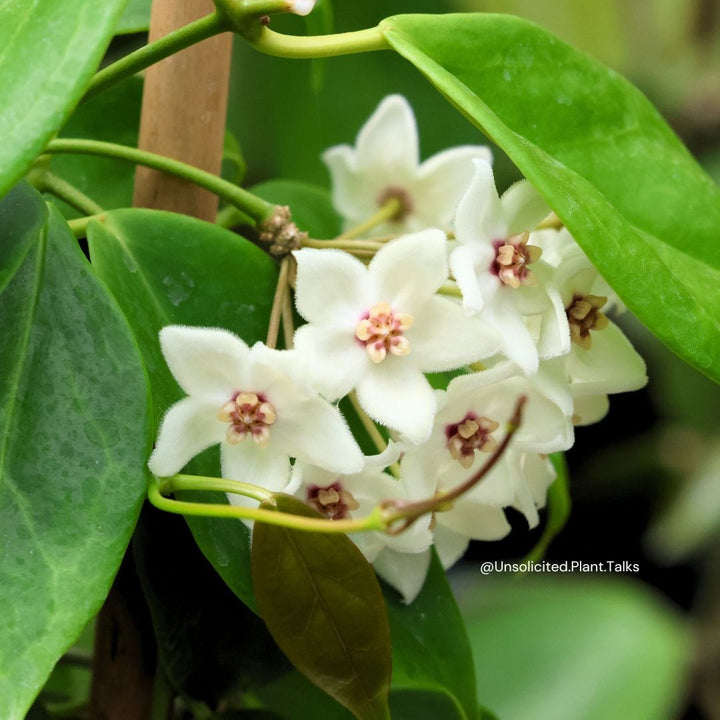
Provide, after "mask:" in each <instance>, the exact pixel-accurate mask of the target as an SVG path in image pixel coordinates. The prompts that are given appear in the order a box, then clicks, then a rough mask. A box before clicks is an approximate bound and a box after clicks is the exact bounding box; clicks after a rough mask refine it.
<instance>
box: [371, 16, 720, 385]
mask: <svg viewBox="0 0 720 720" xmlns="http://www.w3.org/2000/svg"><path fill="white" fill-rule="evenodd" d="M382 31H383V34H384V35H385V37H386V39H387V40H388V42H389V43H390V44H391V45H392V46H393V47H394V48H395V49H396V50H397V51H398V52H399V53H400V54H401V55H403V56H404V57H405V58H407V59H408V60H409V61H410V62H411V63H413V64H414V65H415V66H416V67H417V68H418V69H419V70H420V71H421V72H422V73H423V74H424V75H425V76H426V77H428V78H429V79H430V81H431V82H432V83H433V84H434V85H435V86H436V87H437V88H438V90H440V92H442V93H443V94H444V95H445V96H446V97H447V98H448V99H449V101H450V102H451V103H452V104H454V105H455V106H456V107H457V108H458V109H459V110H460V111H461V112H462V113H463V114H465V115H466V116H467V117H468V118H470V119H471V120H472V121H473V122H474V123H475V124H477V125H478V127H480V128H482V129H483V130H484V131H485V132H486V133H487V134H488V135H489V136H490V137H491V138H492V139H493V140H494V141H495V142H497V143H498V144H499V145H500V146H501V147H502V148H503V149H504V150H505V151H506V152H507V153H508V155H509V156H510V158H511V159H512V160H513V161H514V162H515V163H516V164H517V166H518V167H519V168H520V170H521V171H522V172H523V173H524V174H525V175H526V176H527V177H528V178H529V179H530V180H531V181H532V182H533V183H534V184H535V185H536V186H537V188H538V189H539V190H540V192H541V193H542V194H543V195H544V196H545V198H546V199H547V201H548V202H549V204H550V205H551V206H552V208H553V209H554V210H555V211H556V212H557V214H558V215H559V216H560V217H561V218H562V220H563V221H564V222H565V224H566V225H567V226H568V228H569V229H570V231H571V232H572V233H573V235H574V236H575V238H576V239H577V241H578V242H579V243H580V244H581V245H582V246H583V248H584V249H585V251H586V252H587V254H588V255H589V256H590V259H591V260H592V261H593V262H594V263H595V264H596V265H597V267H598V268H599V270H600V272H601V273H602V274H603V275H604V276H605V277H606V279H607V280H608V281H609V282H610V283H611V284H612V285H613V287H614V288H615V289H616V290H617V292H618V293H619V294H620V296H621V297H622V298H623V300H624V301H625V302H626V303H627V305H628V307H630V309H631V310H633V312H635V314H636V315H637V316H638V317H639V318H640V319H641V320H642V321H643V322H644V323H645V324H646V325H647V326H648V327H649V328H650V329H651V330H652V331H653V332H654V333H655V334H656V335H657V336H658V337H659V338H660V339H661V340H663V342H665V343H666V344H667V345H668V346H669V347H670V348H671V349H673V350H674V351H675V352H677V353H678V354H679V355H680V356H681V357H683V358H684V359H685V360H687V361H688V362H690V363H691V364H693V365H695V366H696V367H698V368H699V369H700V370H702V371H703V372H705V373H707V374H708V375H710V376H711V377H713V378H714V379H715V380H720V354H718V352H717V337H718V332H719V331H720V244H718V242H717V228H718V227H720V192H719V191H718V188H717V187H716V186H715V185H714V184H713V182H712V181H711V180H710V178H709V177H708V176H707V175H706V174H705V173H704V172H703V171H702V170H701V169H700V167H699V166H698V165H697V163H696V162H695V161H694V160H693V159H692V157H691V156H690V154H689V153H688V151H687V150H686V149H685V148H684V147H683V145H682V144H681V143H680V141H679V140H678V139H677V137H676V136H675V135H674V134H673V133H672V131H671V130H670V129H669V128H668V127H667V125H666V124H665V123H664V122H663V120H662V118H661V117H660V115H659V114H658V113H657V111H656V110H655V109H654V108H653V107H652V105H651V104H650V103H649V102H648V101H647V100H646V99H645V97H644V96H643V95H642V94H641V93H640V92H639V91H637V90H636V89H635V88H634V87H632V86H631V85H630V84H629V83H628V82H627V81H625V80H624V79H623V78H621V77H620V76H618V75H617V74H615V73H614V72H612V71H611V70H609V69H607V68H606V67H604V66H602V65H600V64H599V63H597V62H595V61H593V60H591V59H590V58H588V57H587V56H585V55H583V54H581V53H579V52H577V51H576V50H574V49H572V48H571V47H569V46H568V45H565V44H564V43H562V42H561V41H560V40H558V39H557V38H555V37H553V36H552V35H550V34H549V33H547V32H546V31H544V30H541V29H540V28H539V27H537V26H535V25H533V24H531V23H528V22H526V21H523V20H520V19H518V18H513V17H509V16H507V17H505V16H500V15H486V14H476V15H445V16H423V15H407V16H397V17H392V18H388V19H387V20H385V21H383V23H382Z"/></svg>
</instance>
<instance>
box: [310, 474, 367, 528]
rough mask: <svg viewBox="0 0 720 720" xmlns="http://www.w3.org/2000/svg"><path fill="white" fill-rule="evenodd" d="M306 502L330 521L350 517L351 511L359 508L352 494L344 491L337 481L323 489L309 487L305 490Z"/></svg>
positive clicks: (318, 486)
mask: <svg viewBox="0 0 720 720" xmlns="http://www.w3.org/2000/svg"><path fill="white" fill-rule="evenodd" d="M306 502H307V504H308V505H309V506H310V507H311V508H314V509H315V510H317V511H318V512H319V513H320V514H321V515H324V516H325V517H326V518H329V519H330V520H344V519H345V518H348V517H350V511H351V510H357V509H358V508H359V507H360V505H359V504H358V502H357V500H355V498H354V497H353V496H352V493H350V491H348V490H345V489H344V488H343V486H342V483H341V482H340V481H339V480H336V481H335V482H334V483H331V484H330V485H326V486H325V487H321V486H320V485H310V487H309V488H308V489H307V499H306Z"/></svg>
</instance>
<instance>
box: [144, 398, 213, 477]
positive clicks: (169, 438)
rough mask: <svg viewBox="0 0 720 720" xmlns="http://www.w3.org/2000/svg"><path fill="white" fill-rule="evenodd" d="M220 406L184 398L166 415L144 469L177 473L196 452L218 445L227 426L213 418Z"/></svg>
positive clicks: (166, 474) (154, 471) (159, 472)
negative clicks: (146, 466) (146, 467)
mask: <svg viewBox="0 0 720 720" xmlns="http://www.w3.org/2000/svg"><path fill="white" fill-rule="evenodd" d="M219 409H220V406H218V405H214V404H212V403H206V402H202V401H199V400H197V399H195V398H192V397H187V398H184V399H182V400H180V402H177V403H175V405H173V406H172V407H171V408H170V409H169V410H168V411H167V413H166V415H165V417H164V418H163V421H162V423H161V425H160V430H159V431H158V439H157V443H156V447H155V450H153V453H152V455H151V456H150V460H149V461H148V467H149V468H150V471H151V472H152V473H153V474H154V475H158V476H160V477H167V476H169V475H175V473H178V472H180V470H182V468H183V467H184V466H185V465H186V464H187V463H188V462H190V460H191V459H192V458H193V457H195V455H197V454H198V453H200V452H202V451H203V450H206V449H207V448H209V447H211V446H212V445H216V444H217V443H219V442H221V441H222V440H223V438H224V437H225V433H226V431H227V424H226V423H222V422H220V421H219V420H218V419H217V417H216V416H217V413H218V410H219Z"/></svg>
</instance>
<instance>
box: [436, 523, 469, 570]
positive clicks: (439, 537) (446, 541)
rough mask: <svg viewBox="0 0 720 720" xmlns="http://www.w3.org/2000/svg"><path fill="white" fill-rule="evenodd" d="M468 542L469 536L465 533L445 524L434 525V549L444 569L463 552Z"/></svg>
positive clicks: (454, 561) (453, 562)
mask: <svg viewBox="0 0 720 720" xmlns="http://www.w3.org/2000/svg"><path fill="white" fill-rule="evenodd" d="M469 544H470V538H469V537H468V536H467V535H462V534H461V533H457V532H455V531H454V530H451V529H450V528H449V527H447V526H446V525H440V524H438V525H436V526H435V550H436V551H437V554H438V557H439V558H440V562H441V563H442V566H443V567H444V568H445V569H446V570H447V569H448V568H449V567H452V566H453V565H454V564H455V563H456V562H457V561H458V560H459V559H460V558H461V557H462V556H463V555H464V554H465V551H466V550H467V547H468V545H469Z"/></svg>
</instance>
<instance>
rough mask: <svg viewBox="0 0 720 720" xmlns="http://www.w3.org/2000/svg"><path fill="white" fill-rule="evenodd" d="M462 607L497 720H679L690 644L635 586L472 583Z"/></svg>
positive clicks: (480, 680) (485, 697)
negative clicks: (572, 719)
mask: <svg viewBox="0 0 720 720" xmlns="http://www.w3.org/2000/svg"><path fill="white" fill-rule="evenodd" d="M463 597H464V598H465V599H464V600H463ZM460 600H461V607H462V609H463V614H464V616H465V619H466V621H467V625H468V632H469V635H470V641H471V643H472V648H473V653H474V655H475V667H476V672H477V685H478V698H479V700H480V702H481V703H482V704H483V705H486V706H487V707H489V708H491V709H492V710H493V711H494V712H495V713H497V715H498V717H500V718H502V720H557V718H583V720H617V719H618V718H632V719H633V720H670V719H671V718H675V717H677V709H678V707H677V706H678V703H679V701H680V698H681V695H682V692H683V687H684V680H685V673H686V670H687V663H688V660H689V651H690V646H689V642H688V640H689V638H688V636H687V634H686V632H685V629H684V628H683V626H682V625H681V623H680V621H679V618H678V617H676V615H675V614H674V613H673V612H671V611H670V610H669V609H668V608H666V607H664V606H662V605H660V603H659V602H658V600H657V599H656V598H655V597H653V596H651V595H650V594H649V593H648V592H647V591H645V590H643V589H642V588H641V587H639V586H638V585H636V584H631V583H628V582H618V581H600V580H592V579H591V580H586V579H582V580H576V579H562V580H560V579H555V580H550V579H543V580H536V579H534V578H532V579H531V578H526V579H524V580H523V581H522V582H489V581H488V579H487V578H480V577H478V578H477V580H476V581H475V582H474V583H473V584H472V585H471V586H470V587H469V588H468V589H467V590H466V591H465V594H464V596H461V598H460Z"/></svg>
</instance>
